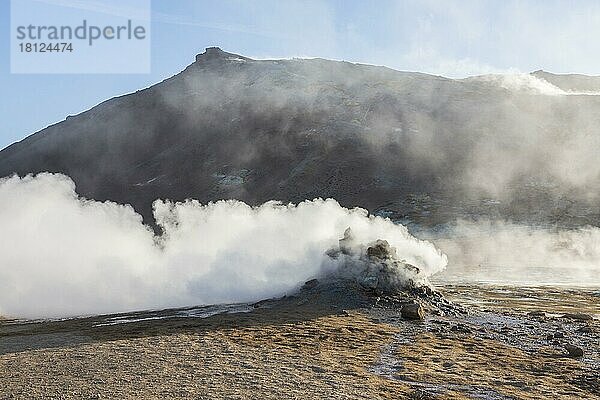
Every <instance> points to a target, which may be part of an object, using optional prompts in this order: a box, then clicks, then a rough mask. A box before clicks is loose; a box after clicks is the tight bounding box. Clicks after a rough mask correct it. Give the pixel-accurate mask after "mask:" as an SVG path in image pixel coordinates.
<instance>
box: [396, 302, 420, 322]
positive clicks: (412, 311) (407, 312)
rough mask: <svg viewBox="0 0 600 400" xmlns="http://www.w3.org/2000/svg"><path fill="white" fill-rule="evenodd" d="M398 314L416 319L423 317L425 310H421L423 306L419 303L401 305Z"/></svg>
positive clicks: (405, 317)
mask: <svg viewBox="0 0 600 400" xmlns="http://www.w3.org/2000/svg"><path fill="white" fill-rule="evenodd" d="M400 314H401V315H402V318H404V319H411V320H416V319H423V318H425V310H423V306H421V305H420V304H419V303H412V304H405V305H403V306H402V310H401V311H400Z"/></svg>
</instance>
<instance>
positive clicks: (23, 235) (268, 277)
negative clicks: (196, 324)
mask: <svg viewBox="0 0 600 400" xmlns="http://www.w3.org/2000/svg"><path fill="white" fill-rule="evenodd" d="M154 214H155V218H156V221H157V223H158V225H159V226H161V227H162V228H163V230H164V234H163V235H162V236H160V237H157V236H155V235H154V233H153V232H152V230H150V229H149V228H148V227H147V226H145V225H143V224H142V218H141V216H140V215H138V214H136V213H135V212H134V210H133V209H132V208H131V207H130V206H124V205H118V204H116V203H112V202H104V203H102V202H97V201H93V200H86V199H82V198H80V197H79V196H78V195H77V193H76V192H75V185H74V184H73V182H72V181H71V180H70V179H69V178H68V177H65V176H63V175H54V174H40V175H37V176H35V177H32V176H27V177H25V178H19V177H17V176H13V177H10V178H6V179H3V180H0V221H1V229H0V314H3V315H9V316H18V317H60V316H70V315H80V314H94V313H108V312H117V311H125V310H133V309H148V308H166V307H176V306H185V305H196V304H203V303H219V302H236V301H251V300H257V299H261V298H265V297H269V296H274V295H280V294H283V293H285V292H286V291H289V290H292V289H295V288H296V287H297V286H298V285H299V284H301V283H302V282H304V281H305V280H307V279H309V278H311V277H314V276H316V275H319V274H320V273H321V272H322V271H323V268H324V267H325V264H324V263H325V262H326V260H327V258H328V257H327V256H326V254H325V253H326V251H327V250H328V249H330V248H332V247H335V246H337V244H338V240H339V239H340V237H341V236H342V235H343V233H344V231H345V230H346V228H348V227H351V228H352V231H353V234H354V237H355V239H356V241H357V242H359V243H362V244H364V243H369V242H372V241H374V240H376V239H380V238H384V239H386V240H387V241H389V243H390V244H391V245H392V246H394V247H395V248H396V251H397V253H398V255H399V256H401V257H402V258H403V259H404V260H406V261H407V262H409V263H411V264H413V265H415V266H418V267H419V268H420V269H421V270H422V271H423V274H424V276H428V275H431V274H433V273H435V272H437V271H440V270H441V269H443V268H444V266H445V265H446V258H445V256H444V255H442V254H441V253H440V252H439V251H438V250H437V249H436V248H435V247H434V246H433V245H432V244H430V243H428V242H424V241H420V240H417V239H415V238H414V237H412V236H411V235H410V234H409V233H408V231H407V230H406V229H405V228H404V227H403V226H399V225H394V224H393V223H392V222H390V221H389V220H385V219H383V218H380V217H370V216H368V214H367V212H366V211H365V210H362V209H353V210H349V209H346V208H343V207H341V206H340V205H339V204H338V203H337V202H336V201H334V200H331V199H329V200H313V201H304V202H302V203H300V204H298V205H297V206H294V205H282V204H280V203H276V202H268V203H265V204H263V205H261V206H259V207H254V208H253V207H250V206H248V205H246V204H245V203H242V202H239V201H233V200H232V201H219V202H216V203H210V204H208V205H202V204H200V203H198V202H197V201H186V202H185V203H171V202H168V201H160V200H158V201H156V202H155V203H154Z"/></svg>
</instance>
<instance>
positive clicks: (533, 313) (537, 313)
mask: <svg viewBox="0 0 600 400" xmlns="http://www.w3.org/2000/svg"><path fill="white" fill-rule="evenodd" d="M527 315H529V316H530V317H545V316H546V313H545V312H543V311H540V310H536V311H530V312H528V313H527Z"/></svg>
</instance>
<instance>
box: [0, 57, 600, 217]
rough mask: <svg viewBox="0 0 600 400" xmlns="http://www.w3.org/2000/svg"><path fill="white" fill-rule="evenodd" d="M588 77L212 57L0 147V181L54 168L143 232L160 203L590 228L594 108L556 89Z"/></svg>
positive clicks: (598, 114)
mask: <svg viewBox="0 0 600 400" xmlns="http://www.w3.org/2000/svg"><path fill="white" fill-rule="evenodd" d="M588 78H589V77H588ZM586 79H587V78H586ZM593 79H595V78H589V79H588V80H590V81H591V80H593ZM569 82H572V85H571V84H570V83H569ZM582 82H587V80H585V79H583V78H582V77H580V76H579V77H571V76H557V75H551V74H547V73H541V72H537V73H535V74H533V75H524V76H516V77H511V76H495V77H476V78H469V79H463V80H454V79H447V78H443V77H439V76H432V75H426V74H421V73H409V72H399V71H395V70H392V69H389V68H384V67H377V66H371V65H361V64H352V63H348V62H338V61H328V60H323V59H292V60H253V59H249V58H246V57H242V56H239V55H235V54H230V53H226V52H224V51H222V50H220V49H218V48H208V49H207V50H206V52H204V53H202V54H200V55H198V56H197V57H196V60H195V62H194V63H193V64H191V65H189V66H188V67H187V68H186V69H185V70H184V71H182V72H181V73H179V74H177V75H175V76H173V77H171V78H169V79H166V80H164V81H163V82H161V83H158V84H156V85H154V86H152V87H149V88H147V89H144V90H140V91H137V92H135V93H131V94H128V95H124V96H120V97H116V98H113V99H110V100H107V101H105V102H103V103H101V104H99V105H98V106H96V107H94V108H92V109H90V110H88V111H85V112H83V113H81V114H79V115H76V116H70V117H67V119H66V120H64V121H62V122H59V123H57V124H55V125H52V126H49V127H47V128H45V129H43V130H41V131H39V132H37V133H35V134H33V135H31V136H29V137H27V138H26V139H24V140H22V141H20V142H18V143H15V144H13V145H11V146H9V147H7V148H5V149H4V150H2V151H1V152H0V176H6V175H10V174H12V173H18V174H20V175H24V174H28V173H37V172H41V171H50V172H61V173H64V174H67V175H69V176H70V177H72V179H73V180H74V181H75V183H76V185H77V190H78V192H79V193H80V194H82V195H83V196H86V197H89V198H94V199H98V200H106V199H110V200H113V201H117V202H119V203H129V204H132V205H133V206H134V208H136V210H138V211H139V212H140V213H141V214H142V215H143V216H144V218H145V220H146V221H148V222H150V223H151V222H152V212H151V209H152V208H151V207H152V206H151V205H152V202H153V200H155V199H156V198H169V199H173V200H184V199H186V198H196V199H198V200H200V201H202V202H208V201H211V200H217V199H223V198H236V199H240V200H243V201H246V202H249V203H252V204H256V203H261V202H264V201H266V200H271V199H276V200H282V201H286V202H287V201H293V202H296V201H300V200H303V199H307V198H314V197H334V198H336V199H337V200H338V201H340V203H342V204H343V205H345V206H362V207H365V208H368V209H370V210H371V211H375V212H379V213H382V214H385V215H390V216H393V217H396V218H409V219H411V220H416V221H420V222H427V223H436V222H439V221H445V220H449V219H450V218H453V217H454V216H456V215H458V214H460V215H472V214H477V215H490V216H494V217H496V216H504V217H510V218H513V219H525V220H528V221H536V222H543V223H555V222H558V223H564V224H572V223H574V224H587V223H590V221H591V220H593V219H594V218H596V214H595V213H596V212H597V209H598V207H597V205H598V201H597V199H596V195H595V193H597V190H596V189H597V188H598V186H599V183H600V180H599V179H598V177H599V176H600V163H598V162H597V161H596V154H595V149H596V148H597V145H598V141H599V138H600V136H599V135H598V134H597V133H598V132H597V130H598V128H597V127H598V126H600V97H598V96H590V95H585V96H584V95H570V94H569V95H568V94H565V93H562V89H561V88H563V87H565V88H567V87H568V88H569V89H571V88H575V89H577V90H582V89H583V88H582V87H581V85H582ZM594 82H596V81H594ZM594 85H596V84H594ZM594 85H592V86H593V87H591V89H590V90H595V86H594Z"/></svg>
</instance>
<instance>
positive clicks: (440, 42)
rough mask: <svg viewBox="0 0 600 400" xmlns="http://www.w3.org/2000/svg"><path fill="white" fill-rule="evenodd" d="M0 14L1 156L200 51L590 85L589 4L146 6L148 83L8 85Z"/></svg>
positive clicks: (39, 80) (596, 66)
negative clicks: (565, 77) (573, 76)
mask: <svg viewBox="0 0 600 400" xmlns="http://www.w3.org/2000/svg"><path fill="white" fill-rule="evenodd" d="M68 1H71V0H68ZM73 1H75V0H73ZM77 1H82V0H77ZM83 1H85V0H83ZM91 1H93V0H91ZM9 4H10V2H9V1H8V0H0V26H1V29H2V31H1V33H2V35H0V54H2V58H1V63H0V87H1V88H2V96H0V118H1V120H2V124H1V125H0V148H3V147H5V146H7V145H9V144H10V143H12V142H14V141H17V140H20V139H21V138H23V137H25V136H27V135H29V134H31V133H33V132H35V131H37V130H39V129H42V128H44V127H45V126H47V125H49V124H52V123H54V122H57V121H60V120H63V119H64V118H65V117H66V116H67V115H70V114H76V113H79V112H81V111H84V110H86V109H89V108H90V107H92V106H94V105H95V104H97V103H99V102H101V101H103V100H106V99H108V98H111V97H114V96H117V95H121V94H124V93H128V92H132V91H135V90H137V89H139V88H143V87H147V86H150V85H152V84H153V83H156V82H159V81H161V80H163V79H165V78H167V77H169V76H171V75H173V74H175V73H177V72H179V71H180V70H182V69H183V68H185V66H187V65H188V64H190V63H191V62H192V61H193V59H194V56H195V55H196V54H197V53H200V52H202V51H203V49H204V48H205V47H208V46H220V47H222V48H223V49H224V50H226V51H230V52H234V53H239V54H243V55H246V56H250V57H260V58H269V57H273V58H277V57H294V56H297V57H324V58H331V59H339V60H348V61H356V62H365V63H370V64H378V65H386V66H389V67H392V68H395V69H399V70H411V71H422V72H429V73H433V74H440V75H445V76H450V77H464V76H469V75H476V74H485V73H505V72H530V71H533V70H536V69H545V70H548V71H553V72H561V73H566V72H577V73H586V74H592V75H597V74H600V2H598V1H595V0H589V1H587V0H578V1H575V0H569V1H567V0H560V1H559V0H538V1H533V0H532V1H516V0H493V1H492V0H488V1H485V0H480V1H469V0H443V1H442V0H440V1H434V0H421V1H416V0H414V1H409V0H407V1H403V0H398V1H385V0H382V1H358V0H357V1H352V0H339V1H336V0H332V1H285V0H278V1H272V0H255V1H249V0H248V1H241V0H235V1H234V0H215V1H202V0H152V23H151V24H152V31H151V38H152V41H151V73H149V74H135V75H134V74H132V75H118V74H104V75H102V74H67V75H20V74H11V73H10V57H9V46H10V34H11V32H10V12H9V10H10V8H9ZM115 4H119V1H118V0H115Z"/></svg>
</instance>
